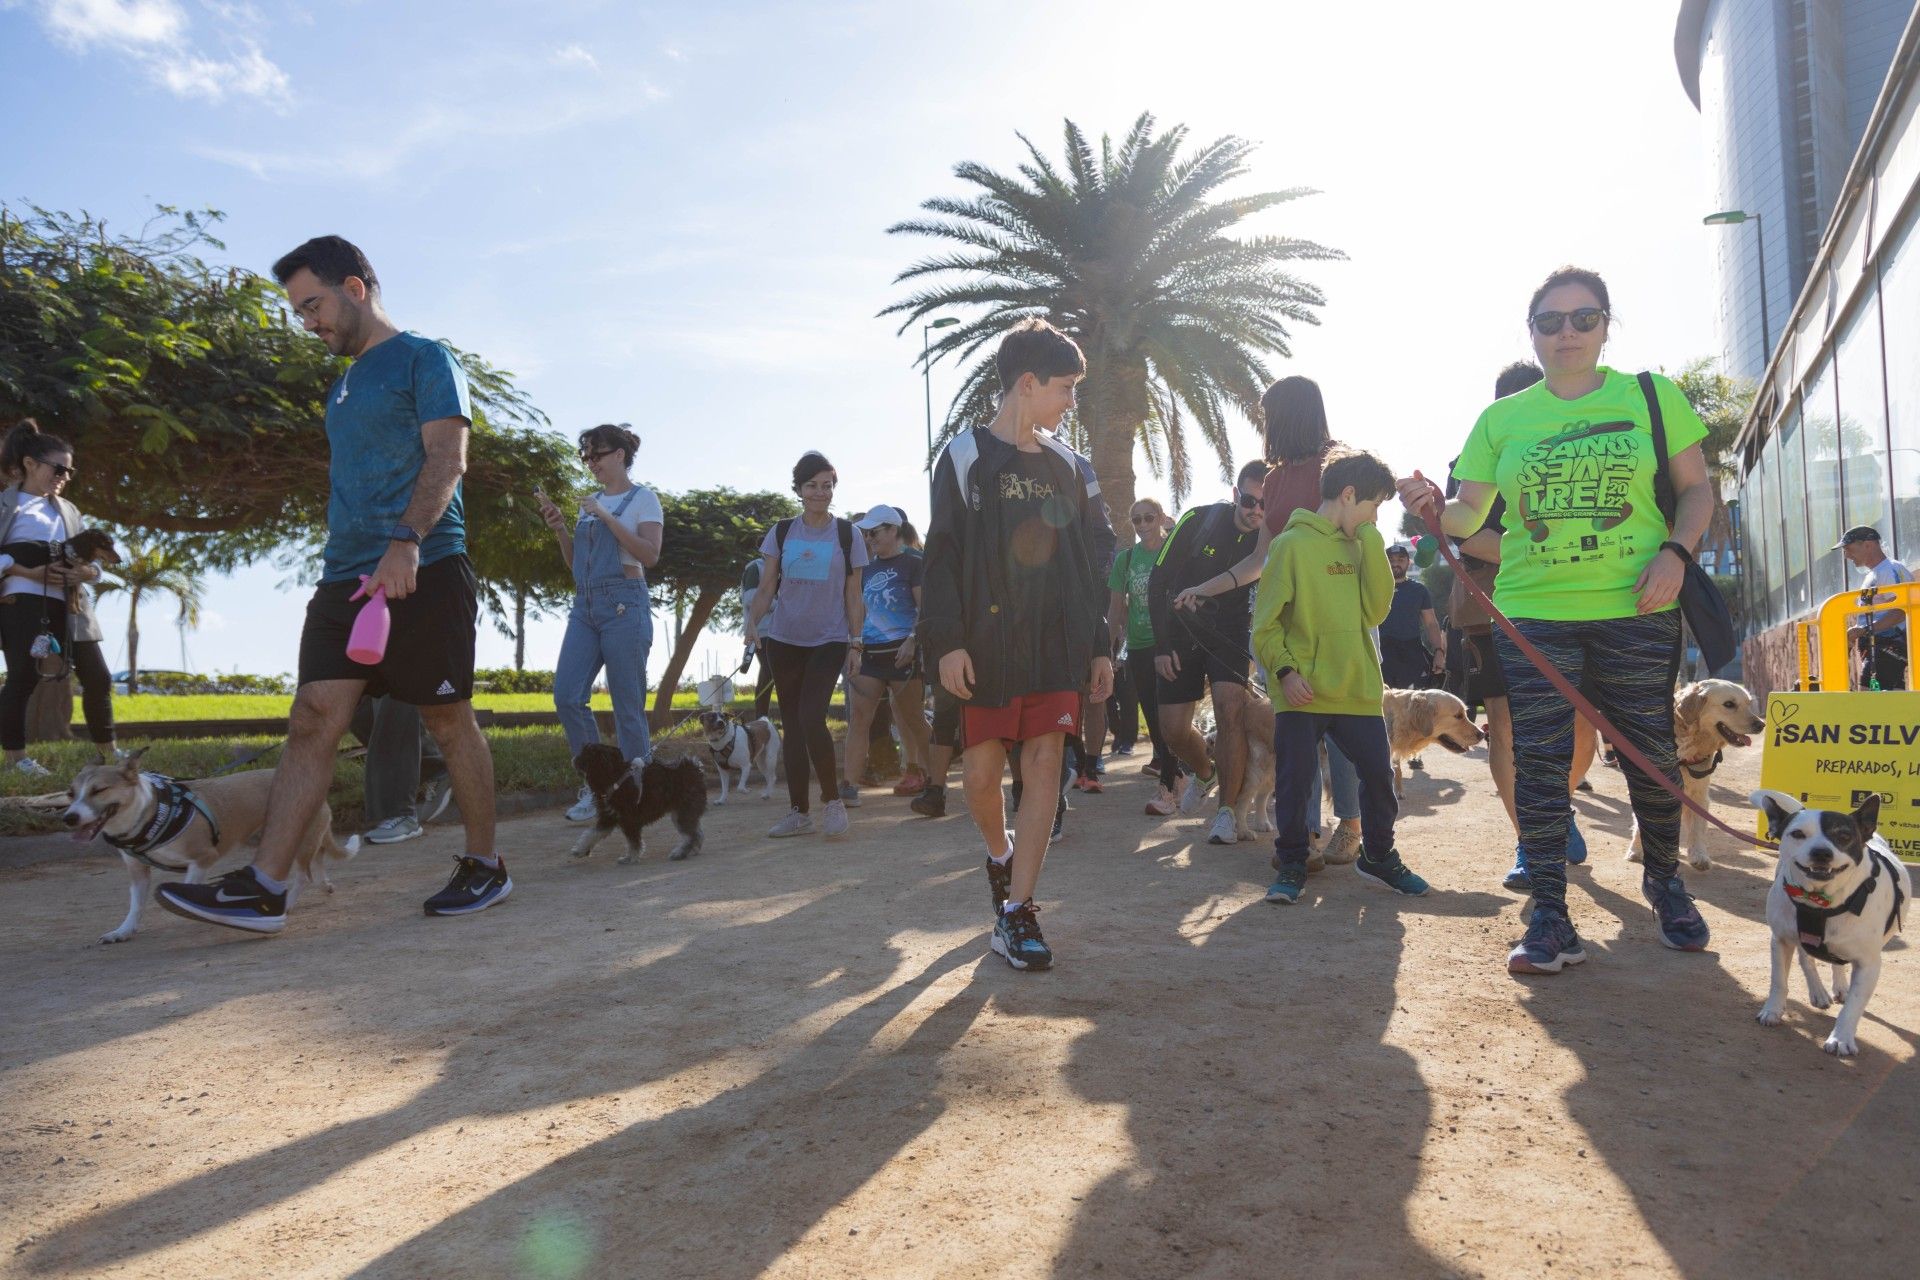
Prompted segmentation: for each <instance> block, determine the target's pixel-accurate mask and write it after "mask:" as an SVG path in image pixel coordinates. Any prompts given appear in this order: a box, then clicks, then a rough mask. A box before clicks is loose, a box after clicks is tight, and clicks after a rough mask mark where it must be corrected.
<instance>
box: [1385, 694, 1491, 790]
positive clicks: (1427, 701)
mask: <svg viewBox="0 0 1920 1280" xmlns="http://www.w3.org/2000/svg"><path fill="white" fill-rule="evenodd" d="M1380 713H1381V715H1383V716H1384V717H1386V721H1387V750H1388V751H1389V752H1391V753H1392V756H1393V794H1394V795H1396V796H1405V795H1406V794H1407V791H1406V784H1405V779H1404V777H1403V775H1402V774H1401V772H1400V762H1401V761H1402V760H1406V759H1409V758H1410V757H1413V756H1417V755H1419V754H1420V753H1421V752H1422V751H1425V750H1426V749H1427V748H1428V747H1430V746H1433V745H1434V744H1435V743H1438V744H1440V745H1441V746H1443V747H1445V748H1446V749H1447V750H1449V751H1451V752H1453V753H1454V754H1455V755H1463V754H1465V753H1466V752H1468V751H1471V750H1472V749H1473V748H1475V747H1477V746H1479V745H1480V744H1481V743H1482V742H1484V741H1486V738H1487V735H1486V734H1485V733H1484V732H1482V730H1481V728H1480V726H1479V725H1477V724H1475V723H1474V722H1473V717H1471V716H1469V715H1468V714H1467V704H1466V703H1464V702H1462V701H1460V699H1458V698H1456V697H1454V696H1453V695H1452V694H1450V693H1448V692H1447V691H1446V690H1444V689H1388V690H1387V691H1386V692H1385V693H1384V694H1382V695H1381V700H1380Z"/></svg>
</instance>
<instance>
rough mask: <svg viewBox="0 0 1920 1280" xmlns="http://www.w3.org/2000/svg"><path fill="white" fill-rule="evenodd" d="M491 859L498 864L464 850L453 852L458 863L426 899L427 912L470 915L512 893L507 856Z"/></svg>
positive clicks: (432, 914) (511, 880)
mask: <svg viewBox="0 0 1920 1280" xmlns="http://www.w3.org/2000/svg"><path fill="white" fill-rule="evenodd" d="M494 860H495V861H496V862H498V863H499V864H500V865H499V866H498V867H490V866H488V865H487V864H486V863H484V862H482V861H480V860H479V859H478V858H469V857H467V856H466V855H465V854H460V855H458V856H456V857H455V858H454V861H455V862H457V863H459V864H460V865H459V866H457V867H455V868H454V870H453V878H452V879H451V880H449V881H447V887H446V888H444V889H442V890H441V891H440V892H438V893H436V894H434V895H433V896H432V897H431V898H428V899H427V900H426V902H425V904H424V906H425V908H426V912H427V914H428V915H430V916H470V915H472V914H473V913H474V912H476V911H485V910H486V909H487V908H488V907H490V906H492V905H493V904H494V903H496V902H499V901H500V900H501V899H503V898H505V897H506V896H507V895H508V894H510V893H512V892H513V877H512V876H510V875H508V874H507V862H506V859H505V858H496V859H494Z"/></svg>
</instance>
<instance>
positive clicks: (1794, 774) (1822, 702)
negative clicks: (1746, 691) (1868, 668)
mask: <svg viewBox="0 0 1920 1280" xmlns="http://www.w3.org/2000/svg"><path fill="white" fill-rule="evenodd" d="M1760 785H1761V786H1763V787H1766V788H1768V789H1770V790H1773V791H1784V792H1786V793H1787V794H1788V795H1792V796H1798V797H1799V798H1800V799H1801V801H1802V802H1804V803H1805V804H1806V806H1807V807H1808V808H1809V809H1848V810H1851V809H1856V808H1858V807H1859V806H1860V805H1861V803H1862V802H1863V801H1865V800H1866V798H1867V797H1868V796H1869V795H1873V794H1875V793H1878V794H1879V796H1880V834H1881V836H1883V837H1884V838H1885V839H1886V842H1887V844H1888V845H1890V846H1891V847H1892V849H1893V851H1894V853H1896V854H1898V855H1899V857H1900V860H1901V861H1903V862H1911V863H1916V864H1920V692H1901V693H1776V694H1774V695H1773V696H1772V697H1770V698H1768V699H1767V736H1766V744H1765V746H1764V747H1763V748H1762V751H1761V755H1760ZM1760 829H1761V830H1762V831H1763V832H1764V831H1765V829H1766V822H1765V819H1762V820H1761V822H1760Z"/></svg>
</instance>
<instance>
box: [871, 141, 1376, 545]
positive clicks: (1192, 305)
mask: <svg viewBox="0 0 1920 1280" xmlns="http://www.w3.org/2000/svg"><path fill="white" fill-rule="evenodd" d="M1065 133H1066V147H1065V159H1064V170H1063V169H1062V167H1060V166H1057V165H1056V164H1055V163H1054V162H1053V161H1051V160H1049V159H1048V158H1047V157H1046V156H1045V155H1043V154H1041V152H1040V149H1039V148H1038V147H1036V146H1034V145H1033V143H1031V142H1029V141H1028V140H1027V139H1026V138H1025V137H1024V136H1022V137H1021V141H1022V142H1023V143H1026V147H1027V154H1028V162H1027V163H1025V164H1022V165H1021V166H1020V169H1019V175H1018V176H1017V177H1011V176H1008V175H1005V174H1001V173H997V172H995V171H994V170H992V169H989V168H987V167H985V166H984V165H980V164H975V163H972V162H970V161H969V162H964V163H961V164H959V165H957V166H955V168H954V175H955V176H956V177H958V178H959V179H960V180H961V181H963V182H966V183H969V184H971V185H972V186H973V187H975V188H978V194H975V195H973V196H972V197H970V198H965V199H952V198H947V197H940V198H936V199H932V200H928V201H926V202H925V203H924V204H923V205H922V206H921V208H923V209H925V210H926V211H927V212H928V213H930V214H933V215H935V216H934V217H932V218H922V219H915V220H911V221H907V222H901V223H897V224H895V225H894V226H892V227H890V228H888V230H889V231H890V232H891V233H894V234H901V235H918V236H932V237H934V238H936V239H940V240H945V241H951V242H954V243H955V244H957V245H958V246H959V248H958V250H957V251H954V252H950V253H946V254H942V255H941V256H938V257H933V258H927V259H924V260H922V261H920V262H918V263H915V264H914V265H913V266H911V267H909V268H907V269H906V270H905V271H903V272H901V273H900V275H899V276H898V277H896V283H904V282H907V281H915V282H925V283H922V284H920V285H919V286H918V287H916V289H915V291H914V292H913V293H911V294H909V295H908V296H907V297H905V298H903V299H902V300H901V301H899V302H897V303H895V304H893V305H892V306H890V307H887V308H886V309H885V310H883V311H882V312H881V313H880V314H882V315H900V316H903V317H904V319H903V321H902V324H901V331H902V332H905V331H906V330H907V329H908V328H911V327H912V326H913V325H914V324H915V323H917V322H919V321H920V320H922V319H923V318H925V317H928V316H931V315H933V314H935V313H936V312H948V311H955V310H967V311H973V312H975V314H974V316H973V318H972V319H970V320H968V321H965V322H963V323H962V324H960V325H958V326H956V327H954V328H951V329H948V330H946V331H945V332H944V334H943V335H942V336H941V338H940V340H939V341H938V342H937V343H935V344H934V345H933V348H932V352H931V359H932V360H933V361H935V362H938V361H940V360H942V359H946V358H948V357H953V358H955V359H956V360H968V359H973V358H974V357H976V356H978V357H979V358H978V359H974V363H973V364H972V365H971V367H970V368H969V369H968V370H967V372H966V375H965V378H964V379H963V381H962V384H961V387H960V391H959V393H958V394H957V395H956V396H955V397H954V400H953V403H952V405H951V406H950V407H949V409H948V411H947V418H946V424H945V426H944V428H943V430H942V438H943V439H944V438H945V437H946V436H948V435H951V434H952V433H953V432H955V431H959V430H961V429H963V428H969V427H973V426H977V425H980V424H981V423H983V422H985V421H987V420H988V419H989V418H991V417H992V416H993V413H994V410H995V406H996V404H997V401H998V399H999V384H998V381H997V379H996V377H995V373H994V368H993V360H992V354H993V353H992V351H991V349H987V350H985V351H984V353H983V348H990V345H991V344H993V343H994V342H996V340H997V339H998V338H999V337H1000V336H1001V335H1002V334H1003V333H1005V332H1006V331H1007V330H1008V329H1010V328H1012V327H1013V326H1014V325H1015V324H1018V323H1019V322H1020V321H1022V320H1025V319H1028V318H1030V317H1034V316H1039V317H1043V318H1045V319H1047V320H1049V321H1050V322H1052V323H1053V324H1055V325H1058V326H1059V327H1060V328H1061V329H1063V330H1064V331H1066V332H1067V333H1069V334H1071V335H1072V336H1073V338H1074V339H1075V340H1076V341H1078V342H1079V343H1080V346H1081V348H1082V350H1084V351H1085V353H1086V357H1087V365H1088V374H1087V379H1086V381H1085V382H1084V383H1083V384H1082V385H1081V392H1080V406H1079V410H1078V412H1077V414H1076V416H1075V418H1074V420H1073V423H1072V425H1071V426H1070V427H1069V431H1070V433H1071V434H1072V436H1073V437H1074V439H1075V442H1076V443H1077V444H1079V445H1080V446H1081V447H1083V448H1086V449H1088V450H1089V452H1090V455H1091V458H1092V461H1093V466H1094V470H1095V472H1096V473H1097V474H1098V475H1099V477H1100V485H1101V488H1102V490H1103V491H1104V492H1105V493H1106V496H1107V501H1108V504H1109V506H1110V507H1111V509H1112V511H1113V517H1114V521H1115V526H1114V527H1115V530H1116V532H1117V534H1118V536H1119V537H1120V539H1121V545H1123V546H1124V545H1126V544H1127V543H1129V542H1131V541H1132V538H1133V534H1132V529H1131V527H1130V526H1128V524H1127V512H1128V510H1129V509H1130V508H1131V507H1132V505H1133V499H1134V470H1133V451H1134V446H1135V445H1136V444H1138V445H1140V446H1141V447H1142V448H1143V449H1144V450H1145V452H1146V457H1147V465H1148V467H1149V469H1150V470H1151V471H1152V473H1153V474H1154V475H1155V476H1161V475H1165V476H1166V477H1167V478H1168V481H1169V483H1170V485H1171V487H1172V490H1173V496H1174V499H1175V501H1176V502H1177V501H1179V500H1181V499H1183V498H1184V497H1185V496H1186V493H1187V491H1188V488H1189V487H1190V485H1191V483H1192V478H1193V475H1192V460H1191V447H1190V442H1189V440H1188V438H1187V434H1186V432H1187V426H1188V424H1189V422H1191V424H1192V425H1193V427H1194V428H1195V429H1197V430H1198V432H1199V434H1200V437H1201V439H1202V441H1204V443H1205V445H1206V447H1207V448H1208V449H1210V450H1211V452H1212V453H1213V455H1214V457H1215V458H1216V460H1217V461H1218V463H1219V466H1220V474H1221V477H1222V478H1223V479H1224V480H1225V481H1226V482H1227V483H1232V480H1233V473H1234V460H1233V456H1232V446H1231V443H1230V441H1229V439H1228V435H1227V428H1228V424H1229V418H1230V414H1231V413H1233V412H1237V413H1238V414H1240V415H1242V416H1244V417H1245V418H1247V419H1248V420H1250V421H1253V422H1258V421H1259V402H1260V394H1261V392H1262V391H1264V390H1265V389H1266V384H1267V383H1268V381H1269V380H1270V375H1269V373H1268V368H1267V365H1266V363H1265V362H1264V360H1263V357H1264V356H1269V355H1271V356H1283V357H1284V356H1287V355H1289V354H1291V352H1290V349H1289V347H1288V345H1287V339H1288V337H1289V330H1288V328H1287V325H1288V324H1289V323H1296V324H1317V323H1319V318H1318V316H1317V315H1316V314H1315V309H1316V308H1318V307H1319V306H1321V305H1322V304H1323V303H1324V301H1325V298H1324V297H1323V295H1322V294H1321V292H1320V290H1319V289H1318V288H1317V287H1315V286H1314V285H1312V284H1310V283H1308V282H1307V281H1305V280H1302V279H1300V278H1299V277H1298V276H1295V275H1293V274H1291V273H1290V272H1289V271H1288V269H1287V268H1288V266H1289V265H1290V264H1292V263H1295V262H1302V261H1325V260H1328V259H1334V258H1342V257H1344V256H1345V255H1344V254H1342V253H1340V252H1339V251H1338V250H1335V249H1329V248H1327V247H1325V246H1324V245H1320V244H1316V243H1314V242H1313V241H1311V240H1300V239H1294V238H1290V237H1285V236H1275V235H1253V236H1247V237H1244V238H1239V239H1236V238H1233V237H1230V236H1228V235H1227V234H1226V232H1227V231H1228V230H1229V229H1230V228H1232V227H1234V226H1235V225H1236V224H1237V223H1240V222H1242V221H1244V220H1245V219H1247V218H1250V217H1253V216H1254V215H1256V214H1259V213H1262V212H1264V211H1266V210H1268V209H1272V208H1274V207H1275V206H1278V205H1281V204H1284V203H1286V202H1288V201H1290V200H1294V199H1297V198H1299V197H1301V196H1304V195H1310V194H1312V192H1311V191H1310V190H1308V189H1307V188H1304V187H1295V188H1290V189H1288V190H1284V191H1268V192H1261V193H1258V194H1254V195H1243V196H1232V197H1219V196H1218V195H1217V193H1218V191H1219V189H1220V188H1221V187H1222V186H1224V185H1226V184H1227V183H1229V182H1231V181H1232V180H1233V179H1235V178H1238V177H1241V176H1242V175H1244V174H1245V173H1246V171H1247V158H1248V156H1249V155H1250V154H1251V153H1252V151H1253V145H1252V144H1251V143H1249V142H1246V141H1244V140H1242V139H1240V138H1236V137H1232V136H1228V137H1224V138H1220V139H1217V140H1216V141H1213V142H1210V143H1207V144H1205V145H1203V146H1200V147H1198V148H1197V149H1187V148H1186V143H1187V130H1186V128H1185V126H1179V125H1176V126H1175V127H1173V128H1171V129H1168V130H1166V131H1165V132H1163V133H1159V134H1155V132H1154V120H1153V117H1152V116H1151V115H1146V114H1143V115H1141V116H1140V118H1139V119H1138V120H1136V121H1135V122H1134V124H1133V128H1132V129H1131V130H1130V131H1129V132H1128V134H1127V136H1126V138H1125V139H1124V140H1123V141H1122V142H1121V143H1120V145H1119V147H1118V148H1116V147H1115V146H1114V145H1113V142H1112V140H1111V138H1108V137H1102V138H1101V140H1100V145H1099V148H1098V150H1097V151H1096V150H1095V148H1094V147H1093V146H1092V145H1091V144H1090V143H1089V142H1088V140H1087V138H1086V136H1085V135H1084V134H1083V133H1082V132H1081V130H1080V127H1079V126H1078V125H1076V124H1075V123H1074V122H1073V121H1071V120H1068V121H1067V122H1066V124H1065Z"/></svg>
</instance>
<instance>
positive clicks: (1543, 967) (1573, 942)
mask: <svg viewBox="0 0 1920 1280" xmlns="http://www.w3.org/2000/svg"><path fill="white" fill-rule="evenodd" d="M1586 959H1587V949H1586V948H1585V947H1583V946H1581V945H1580V935H1579V934H1577V933H1575V932H1574V931H1573V922H1572V921H1571V920H1569V919H1567V917H1566V913H1565V912H1562V911H1556V910H1555V909H1554V908H1552V907H1535V908H1534V909H1533V923H1532V924H1529V925H1528V926H1527V936H1526V937H1524V938H1522V939H1521V940H1520V945H1519V946H1517V947H1515V948H1514V949H1513V950H1512V951H1510V952H1508V953H1507V972H1508V973H1558V972H1560V970H1562V969H1564V968H1566V967H1567V966H1568V965H1570V964H1584V963H1585V962H1586Z"/></svg>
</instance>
